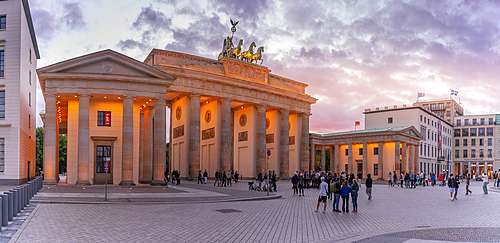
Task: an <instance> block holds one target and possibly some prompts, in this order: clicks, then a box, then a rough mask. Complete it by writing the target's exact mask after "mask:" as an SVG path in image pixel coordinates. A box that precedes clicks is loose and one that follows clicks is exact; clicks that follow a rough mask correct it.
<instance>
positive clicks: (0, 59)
mask: <svg viewBox="0 0 500 243" xmlns="http://www.w3.org/2000/svg"><path fill="white" fill-rule="evenodd" d="M0 77H5V51H4V50H0Z"/></svg>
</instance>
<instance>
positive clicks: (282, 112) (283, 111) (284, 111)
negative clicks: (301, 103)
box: [280, 108, 290, 114]
mask: <svg viewBox="0 0 500 243" xmlns="http://www.w3.org/2000/svg"><path fill="white" fill-rule="evenodd" d="M280 112H281V114H285V113H287V114H290V110H289V109H284V108H283V109H280Z"/></svg>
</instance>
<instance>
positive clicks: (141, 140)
mask: <svg viewBox="0 0 500 243" xmlns="http://www.w3.org/2000/svg"><path fill="white" fill-rule="evenodd" d="M139 119H140V121H139V182H140V183H142V182H141V181H143V180H144V171H143V168H144V112H143V111H142V109H141V112H140V118H139Z"/></svg>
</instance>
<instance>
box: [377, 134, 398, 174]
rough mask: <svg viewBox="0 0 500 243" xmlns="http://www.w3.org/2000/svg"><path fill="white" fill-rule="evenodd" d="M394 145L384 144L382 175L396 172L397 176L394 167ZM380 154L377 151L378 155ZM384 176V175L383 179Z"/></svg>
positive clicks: (396, 169)
mask: <svg viewBox="0 0 500 243" xmlns="http://www.w3.org/2000/svg"><path fill="white" fill-rule="evenodd" d="M395 145H396V143H394V142H388V143H384V174H389V171H391V172H392V171H396V173H398V175H399V170H398V168H397V167H396V155H395V149H396V148H395ZM380 152H381V151H380V149H379V153H380ZM398 163H399V162H398ZM385 176H386V175H384V177H385Z"/></svg>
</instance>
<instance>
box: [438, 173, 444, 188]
mask: <svg viewBox="0 0 500 243" xmlns="http://www.w3.org/2000/svg"><path fill="white" fill-rule="evenodd" d="M439 181H440V183H441V185H439V186H444V176H443V174H439Z"/></svg>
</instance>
